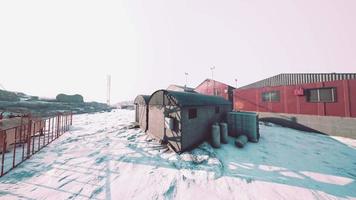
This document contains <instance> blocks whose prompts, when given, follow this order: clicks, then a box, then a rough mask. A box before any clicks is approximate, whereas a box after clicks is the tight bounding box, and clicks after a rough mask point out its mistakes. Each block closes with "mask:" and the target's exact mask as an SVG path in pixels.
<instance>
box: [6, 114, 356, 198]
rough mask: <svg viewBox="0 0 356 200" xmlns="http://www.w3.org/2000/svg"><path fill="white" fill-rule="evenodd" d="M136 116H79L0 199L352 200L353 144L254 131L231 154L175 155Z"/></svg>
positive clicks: (13, 178)
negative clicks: (136, 125)
mask: <svg viewBox="0 0 356 200" xmlns="http://www.w3.org/2000/svg"><path fill="white" fill-rule="evenodd" d="M133 119H134V111H128V110H115V111H112V112H110V113H99V114H83V115H77V116H75V118H74V124H73V127H71V131H69V132H67V133H65V134H64V135H63V136H61V138H59V139H58V140H56V141H54V142H53V143H51V144H50V145H49V146H48V147H46V148H44V149H43V150H41V151H40V152H39V153H38V154H36V155H34V156H33V157H32V158H31V159H29V160H27V161H25V162H24V163H23V164H22V165H20V166H19V167H18V168H16V169H15V170H13V171H12V172H10V173H9V174H7V175H6V176H4V177H2V178H0V199H89V198H91V199H184V200H185V199H196V200H198V199H344V198H345V199H356V183H355V181H356V141H355V140H351V139H344V138H331V137H328V136H323V135H318V134H314V133H306V132H301V131H296V130H292V129H288V128H283V127H278V126H271V125H263V124H261V125H260V131H261V139H260V142H259V143H257V144H251V143H249V144H248V145H247V146H246V147H245V148H244V149H237V148H236V147H235V146H234V145H233V139H232V138H230V143H229V144H227V145H223V146H222V148H221V149H213V148H212V147H211V146H210V145H209V144H207V143H204V144H202V145H201V146H200V147H199V148H197V149H195V150H193V151H192V152H189V153H183V154H181V155H177V154H175V153H173V152H170V151H168V149H167V148H165V147H163V146H161V145H159V144H158V143H157V142H156V141H153V140H151V139H150V137H147V136H146V134H145V133H143V132H141V131H140V130H138V129H128V126H129V125H130V122H131V121H132V120H133Z"/></svg>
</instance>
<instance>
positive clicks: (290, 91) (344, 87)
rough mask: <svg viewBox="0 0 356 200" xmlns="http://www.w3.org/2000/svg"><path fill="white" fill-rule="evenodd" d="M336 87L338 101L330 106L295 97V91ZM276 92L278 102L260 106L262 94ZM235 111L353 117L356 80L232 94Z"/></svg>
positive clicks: (355, 113) (278, 87)
mask: <svg viewBox="0 0 356 200" xmlns="http://www.w3.org/2000/svg"><path fill="white" fill-rule="evenodd" d="M321 87H335V88H336V95H337V97H336V98H337V100H336V102H333V103H311V102H307V100H306V96H296V95H295V94H294V90H295V89H298V88H303V89H310V88H321ZM268 91H279V92H280V101H279V102H262V98H261V94H262V93H263V92H268ZM234 109H235V110H246V111H259V112H276V113H291V114H308V115H321V116H324V115H327V116H341V117H356V80H339V81H331V82H320V83H310V84H302V85H292V86H274V87H262V88H251V89H236V90H234Z"/></svg>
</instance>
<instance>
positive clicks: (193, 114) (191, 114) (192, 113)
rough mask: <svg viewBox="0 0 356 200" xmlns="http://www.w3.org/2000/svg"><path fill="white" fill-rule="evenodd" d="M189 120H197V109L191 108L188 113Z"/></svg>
mask: <svg viewBox="0 0 356 200" xmlns="http://www.w3.org/2000/svg"><path fill="white" fill-rule="evenodd" d="M188 112H189V113H188V118H189V119H194V118H197V109H196V108H191V109H189V111H188Z"/></svg>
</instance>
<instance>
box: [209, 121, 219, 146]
mask: <svg viewBox="0 0 356 200" xmlns="http://www.w3.org/2000/svg"><path fill="white" fill-rule="evenodd" d="M211 146H213V147H214V148H220V126H219V125H216V124H214V125H212V127H211Z"/></svg>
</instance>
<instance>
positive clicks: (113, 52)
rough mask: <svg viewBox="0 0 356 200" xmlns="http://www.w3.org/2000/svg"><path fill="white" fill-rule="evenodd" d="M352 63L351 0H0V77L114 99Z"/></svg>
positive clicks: (14, 84) (35, 89) (49, 93)
mask: <svg viewBox="0 0 356 200" xmlns="http://www.w3.org/2000/svg"><path fill="white" fill-rule="evenodd" d="M212 66H215V67H216V69H215V71H214V78H215V79H216V80H219V81H222V82H226V83H228V84H231V85H233V86H235V81H234V79H235V78H237V79H238V86H243V85H246V84H249V83H252V82H254V81H257V80H260V79H264V78H267V77H270V76H273V75H276V74H279V73H288V72H356V1H355V0H295V1H288V0H269V1H266V0H231V1H223V0H220V1H217V0H215V1H213V0H179V1H178V0H176V1H168V0H159V1H155V0H150V1H148V0H141V1H140V0H127V1H120V0H116V1H89V0H84V1H77V0H69V1H66V0H61V1H50V0H44V1H15V0H10V1H0V84H2V85H3V86H4V87H5V88H6V89H8V90H12V91H21V92H25V93H28V94H31V95H38V96H43V97H55V95H56V94H58V93H68V94H75V93H79V94H82V95H83V96H84V98H85V100H87V101H91V100H95V101H100V102H105V99H106V75H107V74H111V76H112V91H111V93H112V98H111V101H112V102H119V101H123V100H130V99H133V98H134V97H135V96H136V95H137V94H151V93H152V92H153V91H155V90H157V89H161V88H166V87H167V86H168V85H169V84H171V83H174V84H180V85H184V84H185V75H184V72H188V73H189V77H188V85H189V86H191V87H195V86H197V85H198V84H199V83H200V82H202V81H203V80H204V79H205V78H211V71H210V67H212Z"/></svg>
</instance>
